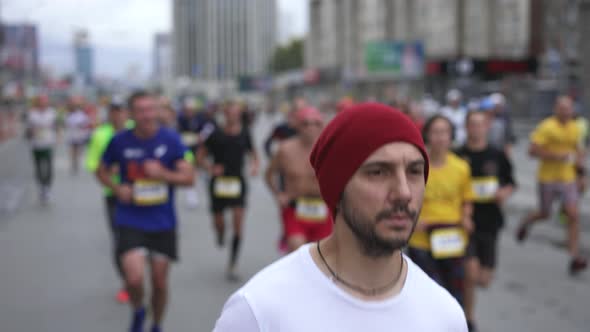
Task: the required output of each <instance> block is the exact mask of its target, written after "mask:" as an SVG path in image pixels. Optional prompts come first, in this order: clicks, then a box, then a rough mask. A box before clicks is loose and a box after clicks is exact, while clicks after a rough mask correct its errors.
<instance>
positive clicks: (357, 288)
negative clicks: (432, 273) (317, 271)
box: [316, 241, 404, 296]
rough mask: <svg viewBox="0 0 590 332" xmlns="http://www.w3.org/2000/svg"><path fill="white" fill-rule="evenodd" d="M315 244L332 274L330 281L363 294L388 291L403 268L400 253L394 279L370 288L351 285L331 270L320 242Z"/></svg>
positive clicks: (398, 277) (376, 293)
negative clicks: (397, 269) (397, 271)
mask: <svg viewBox="0 0 590 332" xmlns="http://www.w3.org/2000/svg"><path fill="white" fill-rule="evenodd" d="M316 246H317V247H318V254H320V258H321V259H322V262H323V263H324V265H326V268H328V271H330V274H332V278H331V279H332V281H333V282H339V283H341V284H343V285H344V286H346V287H348V288H350V289H352V290H354V291H357V292H359V293H361V294H363V295H365V296H377V295H380V294H383V293H385V292H387V291H389V290H390V289H391V288H392V287H393V286H395V284H397V282H398V281H399V279H400V277H401V276H402V270H403V269H404V259H403V256H402V254H401V253H400V255H399V257H400V261H401V264H400V269H399V273H398V274H397V277H395V279H393V280H392V281H390V282H389V283H388V284H387V285H385V286H381V287H377V288H371V289H366V288H363V287H361V286H357V285H353V284H351V283H350V282H348V281H346V280H344V279H342V278H341V277H339V276H338V274H336V272H334V270H332V268H331V267H330V265H328V262H327V261H326V259H325V258H324V255H323V254H322V250H321V249H320V242H319V241H318V242H316Z"/></svg>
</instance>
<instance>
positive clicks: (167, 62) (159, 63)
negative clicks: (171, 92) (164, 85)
mask: <svg viewBox="0 0 590 332" xmlns="http://www.w3.org/2000/svg"><path fill="white" fill-rule="evenodd" d="M153 56H154V59H153V65H154V68H153V77H154V79H155V80H156V81H159V82H165V81H168V80H169V79H170V78H171V77H172V40H171V36H170V34H169V33H157V34H156V35H155V36H154V54H153Z"/></svg>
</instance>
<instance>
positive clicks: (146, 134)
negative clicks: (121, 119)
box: [133, 127, 158, 139]
mask: <svg viewBox="0 0 590 332" xmlns="http://www.w3.org/2000/svg"><path fill="white" fill-rule="evenodd" d="M157 133H158V128H156V129H155V130H151V129H150V130H141V129H140V128H138V127H135V129H134V130H133V134H134V135H135V136H137V137H138V138H140V139H148V138H152V137H154V136H155V135H156V134H157Z"/></svg>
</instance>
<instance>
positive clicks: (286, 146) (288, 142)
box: [279, 137, 298, 153]
mask: <svg viewBox="0 0 590 332" xmlns="http://www.w3.org/2000/svg"><path fill="white" fill-rule="evenodd" d="M297 144H298V139H297V137H291V138H287V139H285V140H283V141H281V142H280V143H279V151H280V152H281V153H289V152H290V151H292V150H293V149H294V148H295V147H296V146H297Z"/></svg>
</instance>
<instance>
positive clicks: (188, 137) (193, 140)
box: [182, 133, 199, 146]
mask: <svg viewBox="0 0 590 332" xmlns="http://www.w3.org/2000/svg"><path fill="white" fill-rule="evenodd" d="M182 143H184V145H186V146H193V145H197V143H199V135H197V134H195V133H183V134H182Z"/></svg>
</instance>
